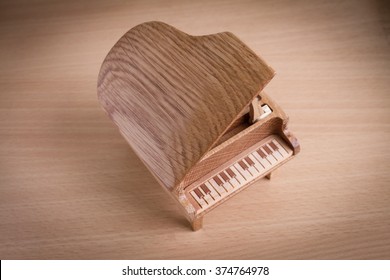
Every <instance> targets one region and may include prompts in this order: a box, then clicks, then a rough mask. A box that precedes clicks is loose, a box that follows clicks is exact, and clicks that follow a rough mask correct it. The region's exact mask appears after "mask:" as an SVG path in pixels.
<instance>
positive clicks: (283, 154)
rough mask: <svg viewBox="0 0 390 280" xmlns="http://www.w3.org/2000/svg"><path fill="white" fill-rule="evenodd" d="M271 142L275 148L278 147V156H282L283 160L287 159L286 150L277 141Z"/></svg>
mask: <svg viewBox="0 0 390 280" xmlns="http://www.w3.org/2000/svg"><path fill="white" fill-rule="evenodd" d="M272 142H273V143H274V144H275V145H276V146H278V148H279V152H280V154H281V155H282V156H283V158H286V157H288V153H287V151H286V149H285V148H284V147H283V146H282V145H281V144H280V143H279V142H278V141H277V140H275V139H273V140H272Z"/></svg>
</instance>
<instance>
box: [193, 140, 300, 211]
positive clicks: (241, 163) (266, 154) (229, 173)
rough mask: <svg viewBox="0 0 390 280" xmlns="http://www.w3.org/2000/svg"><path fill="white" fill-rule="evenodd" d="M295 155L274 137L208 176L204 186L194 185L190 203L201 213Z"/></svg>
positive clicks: (203, 182)
mask: <svg viewBox="0 0 390 280" xmlns="http://www.w3.org/2000/svg"><path fill="white" fill-rule="evenodd" d="M292 154H293V151H292V150H291V149H290V148H289V147H288V146H287V145H286V144H284V141H283V140H282V139H280V138H279V137H278V136H276V135H271V136H269V137H267V138H265V139H264V140H263V141H261V142H260V143H257V144H256V145H254V146H252V147H251V148H249V149H247V150H246V151H244V152H243V153H241V154H240V155H241V156H240V157H239V158H241V159H240V160H236V161H235V162H233V163H232V164H230V165H229V166H227V167H226V168H225V169H224V170H222V171H220V172H219V173H217V174H215V173H214V174H212V175H211V174H209V175H208V176H206V180H203V181H201V182H202V183H201V184H199V183H195V184H194V185H193V186H194V187H193V188H192V187H190V188H189V194H190V197H191V198H193V200H192V199H190V201H192V202H193V204H194V206H195V209H198V211H199V212H201V211H203V210H205V209H207V208H209V207H211V206H213V205H214V204H215V203H216V202H218V201H220V200H222V199H224V198H225V197H227V196H229V195H230V194H232V193H233V192H235V191H237V190H238V189H240V188H241V187H242V186H244V185H247V184H248V183H250V182H251V181H253V180H255V179H256V178H258V177H262V176H264V175H267V174H268V173H269V171H270V170H271V169H273V168H274V167H276V166H278V165H280V164H282V163H283V162H285V161H286V160H287V159H288V158H290V157H291V156H292ZM214 172H215V171H214Z"/></svg>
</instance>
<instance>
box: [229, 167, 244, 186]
mask: <svg viewBox="0 0 390 280" xmlns="http://www.w3.org/2000/svg"><path fill="white" fill-rule="evenodd" d="M229 169H230V170H231V171H232V172H233V174H234V176H231V175H230V174H229V172H226V174H227V175H228V177H229V178H230V180H229V184H230V185H231V186H232V188H236V186H238V185H240V184H241V182H243V181H244V178H242V176H241V175H240V173H239V172H238V171H237V170H236V169H234V168H233V166H230V167H229ZM238 178H240V179H238ZM240 180H241V181H240Z"/></svg>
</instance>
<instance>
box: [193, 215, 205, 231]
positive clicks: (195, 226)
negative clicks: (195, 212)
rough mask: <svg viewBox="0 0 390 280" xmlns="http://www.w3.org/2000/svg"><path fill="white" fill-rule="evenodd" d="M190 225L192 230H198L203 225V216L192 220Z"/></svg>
mask: <svg viewBox="0 0 390 280" xmlns="http://www.w3.org/2000/svg"><path fill="white" fill-rule="evenodd" d="M191 226H192V230H193V231H197V230H200V229H201V228H202V227H203V217H200V218H196V219H194V220H192V221H191Z"/></svg>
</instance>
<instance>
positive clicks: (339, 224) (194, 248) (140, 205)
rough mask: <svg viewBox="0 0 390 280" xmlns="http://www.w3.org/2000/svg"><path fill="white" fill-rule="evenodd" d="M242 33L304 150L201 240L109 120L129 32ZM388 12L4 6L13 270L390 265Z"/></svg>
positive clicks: (3, 163) (337, 7)
mask: <svg viewBox="0 0 390 280" xmlns="http://www.w3.org/2000/svg"><path fill="white" fill-rule="evenodd" d="M149 20H160V21H163V22H166V23H168V24H171V25H173V26H176V27H177V28H179V29H181V30H183V31H185V32H187V33H189V34H193V35H201V34H210V33H215V32H220V31H231V32H233V33H235V34H236V35H237V36H238V37H239V38H241V39H242V40H243V41H244V42H245V43H246V44H247V45H249V46H250V47H251V48H252V49H253V50H254V51H255V52H257V53H258V54H260V55H261V56H262V57H263V58H264V59H265V60H266V61H267V62H268V63H269V64H270V65H272V67H273V68H274V69H275V70H276V72H277V75H276V77H275V78H274V79H273V81H272V82H271V83H270V84H269V86H268V87H267V93H269V94H270V95H271V96H272V97H273V98H274V99H275V100H276V101H277V102H278V103H279V104H280V105H281V106H282V108H283V109H284V110H285V111H286V112H287V113H288V114H289V115H290V119H291V122H290V123H291V125H290V127H291V130H292V131H294V132H295V134H296V135H297V137H298V138H299V139H300V142H301V146H302V152H301V154H299V156H298V157H297V158H296V159H295V160H293V161H291V162H289V163H288V164H286V165H285V166H284V167H283V168H281V170H280V172H279V173H278V175H277V176H276V177H275V178H274V179H273V180H272V181H268V180H266V179H264V180H260V181H259V182H257V183H256V184H254V185H253V186H252V187H250V188H248V189H247V190H246V191H244V192H242V193H240V194H239V195H237V196H236V197H235V198H234V199H231V200H229V201H228V202H227V203H225V204H224V205H222V206H221V207H219V208H218V209H216V210H215V211H213V212H212V213H210V214H209V215H208V216H206V218H205V221H204V222H205V224H204V229H203V230H201V231H199V232H192V231H191V230H190V229H189V227H188V224H187V222H186V220H185V219H184V218H183V217H182V215H181V213H180V211H179V210H178V209H177V207H176V205H175V203H174V202H173V200H171V199H170V197H169V196H168V195H167V194H166V193H165V192H164V191H163V190H162V188H161V187H160V186H159V185H158V184H157V182H156V181H155V180H154V179H153V177H152V176H151V175H150V174H149V172H148V171H147V170H146V168H145V167H144V166H143V165H142V163H141V162H140V160H139V159H138V158H137V157H136V156H135V154H134V153H133V151H132V150H131V149H130V147H129V146H128V145H127V143H126V142H125V141H124V139H123V138H122V137H121V136H120V134H119V132H118V130H117V129H116V128H115V126H114V125H113V124H112V123H111V121H110V120H109V119H108V118H107V116H106V115H105V114H104V112H103V111H102V109H101V108H100V106H99V104H98V101H97V97H96V82H97V74H98V71H99V67H100V64H101V62H102V61H103V58H104V57H105V55H106V54H107V52H108V51H109V49H110V47H111V46H112V45H113V44H114V43H115V42H116V41H117V40H118V39H119V38H120V36H122V35H123V34H124V33H125V32H126V31H127V30H128V29H130V28H131V27H133V26H135V25H137V24H139V23H141V22H144V21H149ZM389 29H390V25H389V6H388V5H386V4H385V1H379V2H375V1H365V0H361V1H294V4H290V3H288V1H284V0H281V1H264V2H263V3H262V1H246V0H244V1H185V2H183V1H165V2H164V1H157V0H156V1H129V2H125V1H96V2H95V1H93V2H92V1H91V2H88V1H47V3H46V2H45V1H37V2H36V3H31V1H25V3H23V1H1V3H0V61H1V64H0V259H37V258H39V259H194V258H196V259H257V258H260V259H285V258H287V259H350V258H352V259H386V258H387V259H388V258H390V172H389V171H390V170H389V169H390V168H389V167H390V148H389V141H390V126H389V120H390V110H389V109H390V94H389V93H390V92H389V89H390V85H389V77H390V47H389V41H390V40H389V38H390V36H389V35H390V33H389Z"/></svg>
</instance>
